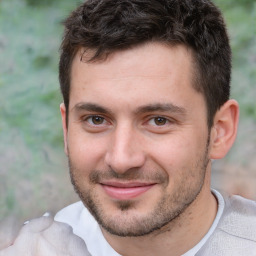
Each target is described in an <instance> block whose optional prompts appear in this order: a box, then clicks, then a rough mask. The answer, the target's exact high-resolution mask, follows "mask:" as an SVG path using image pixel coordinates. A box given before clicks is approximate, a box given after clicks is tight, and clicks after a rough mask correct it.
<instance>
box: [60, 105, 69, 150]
mask: <svg viewBox="0 0 256 256" xmlns="http://www.w3.org/2000/svg"><path fill="white" fill-rule="evenodd" d="M60 113H61V118H62V129H63V137H64V151H65V153H66V155H67V154H68V146H67V132H68V130H67V122H66V118H67V117H66V107H65V105H64V103H61V104H60Z"/></svg>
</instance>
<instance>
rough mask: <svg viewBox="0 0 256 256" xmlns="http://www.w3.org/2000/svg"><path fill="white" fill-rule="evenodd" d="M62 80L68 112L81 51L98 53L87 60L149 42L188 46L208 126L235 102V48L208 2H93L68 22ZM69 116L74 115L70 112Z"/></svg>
mask: <svg viewBox="0 0 256 256" xmlns="http://www.w3.org/2000/svg"><path fill="white" fill-rule="evenodd" d="M64 24H65V28H66V29H65V33H64V38H63V42H62V45H61V57H60V63H59V79H60V85H61V91H62V94H63V98H64V104H65V106H66V108H67V109H68V106H69V94H70V79H71V78H70V71H71V66H72V61H73V58H74V56H75V55H76V53H77V52H78V51H79V49H81V48H83V49H84V50H85V51H86V50H94V54H93V55H92V56H91V57H90V58H89V59H88V58H87V59H83V58H82V56H81V58H82V59H83V61H97V60H100V59H104V58H106V57H107V56H108V55H109V54H111V53H113V52H116V51H120V50H125V49H129V48H132V47H134V46H137V45H140V44H144V43H145V42H161V43H164V44H166V45H171V46H174V45H185V46H186V47H188V48H190V49H191V50H192V54H193V62H194V77H193V87H194V88H195V89H196V90H197V91H199V92H201V93H202V94H203V96H204V98H205V102H206V104H207V111H208V126H209V127H211V126H212V123H213V117H214V115H215V113H216V111H217V110H218V109H219V108H220V107H221V106H222V105H223V104H224V103H225V102H226V101H227V100H228V99H229V94H230V73H231V50H230V45H229V39H228V35H227V31H226V28H225V24H224V21H223V18H222V15H221V12H220V11H219V10H218V8H217V7H216V6H214V5H213V3H211V2H210V1H207V0H195V1H188V0H181V1H178V0H160V1H159V0H153V1H152V0H118V1H111V0H104V1H102V0H88V1H86V2H85V3H84V4H82V5H81V6H80V7H78V8H77V9H76V10H75V11H74V12H73V13H72V14H71V15H70V16H69V17H68V18H67V19H66V21H65V23H64ZM67 114H68V113H67Z"/></svg>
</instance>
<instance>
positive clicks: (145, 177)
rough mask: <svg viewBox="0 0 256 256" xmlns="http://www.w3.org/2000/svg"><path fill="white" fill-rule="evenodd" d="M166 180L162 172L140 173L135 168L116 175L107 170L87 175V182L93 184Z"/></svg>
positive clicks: (111, 170)
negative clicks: (113, 181) (112, 181)
mask: <svg viewBox="0 0 256 256" xmlns="http://www.w3.org/2000/svg"><path fill="white" fill-rule="evenodd" d="M168 179H169V176H168V175H167V174H166V173H165V172H163V171H161V172H160V171H142V170H138V169H135V168H134V169H130V170H128V171H126V172H124V173H118V172H116V171H114V170H113V169H109V170H106V171H102V170H94V171H92V172H91V173H90V174H89V180H90V182H91V183H93V184H96V183H101V182H102V181H107V180H116V181H143V182H156V183H165V182H167V181H168Z"/></svg>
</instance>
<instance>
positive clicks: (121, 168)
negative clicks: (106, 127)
mask: <svg viewBox="0 0 256 256" xmlns="http://www.w3.org/2000/svg"><path fill="white" fill-rule="evenodd" d="M145 159H146V157H145V153H144V150H143V146H142V143H141V139H140V136H139V134H138V132H136V131H135V129H134V128H132V127H130V128H129V127H128V125H126V126H119V127H117V128H116V129H115V131H114V132H113V134H112V136H111V142H110V145H109V147H108V150H107V153H106V155H105V162H106V164H107V165H108V166H109V167H110V168H111V169H112V170H113V171H115V172H116V173H120V174H122V173H125V172H127V171H129V170H131V169H134V168H140V167H142V166H143V165H144V163H145Z"/></svg>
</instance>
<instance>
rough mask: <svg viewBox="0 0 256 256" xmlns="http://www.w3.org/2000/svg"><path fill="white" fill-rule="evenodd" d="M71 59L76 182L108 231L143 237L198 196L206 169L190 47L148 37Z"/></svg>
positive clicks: (203, 118) (69, 148)
mask: <svg viewBox="0 0 256 256" xmlns="http://www.w3.org/2000/svg"><path fill="white" fill-rule="evenodd" d="M80 58H81V55H80V53H78V54H77V56H76V57H75V59H74V62H73V66H72V72H71V78H72V79H71V92H70V105H69V110H68V111H69V121H68V128H67V127H66V126H65V111H66V110H65V108H64V106H63V105H62V107H61V111H62V117H63V126H64V137H65V147H66V153H67V155H68V158H69V163H70V173H71V178H72V183H73V185H74V187H75V189H76V191H77V193H78V194H79V196H80V198H81V200H82V201H83V203H84V204H85V205H86V207H87V208H88V209H89V210H90V212H91V213H92V214H93V215H94V217H95V218H96V220H97V221H98V222H99V224H100V225H101V226H102V227H103V229H104V230H106V231H108V232H110V233H112V234H115V235H118V236H142V235H146V234H149V233H151V232H153V231H154V230H157V229H160V228H161V227H163V226H165V225H166V224H167V223H171V222H172V221H173V220H174V219H175V218H176V217H177V216H179V215H181V214H185V213H186V209H187V207H188V206H189V205H191V203H192V202H194V200H196V198H197V196H198V194H199V193H200V191H201V190H202V187H203V186H204V180H205V173H206V170H207V168H208V163H209V161H208V144H209V143H208V138H209V136H208V128H207V114H206V112H207V111H206V105H205V102H204V98H203V95H202V94H200V93H199V92H197V91H196V90H195V89H194V88H193V86H192V81H193V67H192V63H193V61H192V57H191V52H190V51H189V50H188V49H186V48H185V47H183V46H175V47H169V46H164V45H162V44H160V43H149V44H146V45H143V46H139V47H136V48H133V49H129V50H126V51H120V52H116V53H114V54H112V55H110V56H109V57H108V58H107V59H106V60H104V61H98V62H92V63H86V62H81V61H80Z"/></svg>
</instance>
